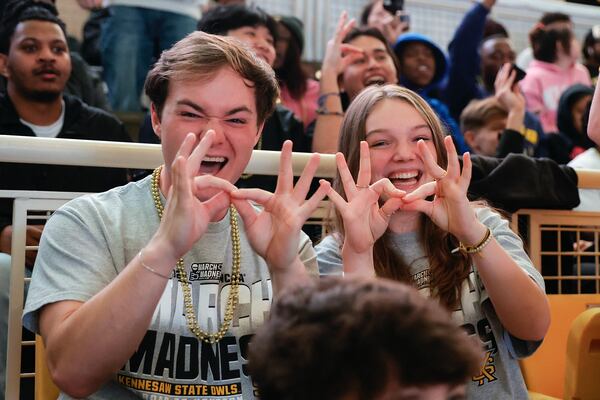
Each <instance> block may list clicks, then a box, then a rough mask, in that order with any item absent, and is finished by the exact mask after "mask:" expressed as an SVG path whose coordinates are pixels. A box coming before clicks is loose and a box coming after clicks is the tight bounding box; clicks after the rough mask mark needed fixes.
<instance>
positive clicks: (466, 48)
mask: <svg viewBox="0 0 600 400" xmlns="http://www.w3.org/2000/svg"><path fill="white" fill-rule="evenodd" d="M495 3H496V0H480V1H477V2H476V3H475V4H473V7H471V9H470V10H469V11H468V12H467V13H466V14H465V16H464V17H463V19H462V21H461V23H460V24H459V26H458V27H457V28H456V31H455V32H454V36H453V37H452V40H451V41H450V44H449V45H448V58H449V68H448V80H447V84H446V86H445V87H444V89H443V92H442V99H443V100H444V102H445V104H446V105H447V106H448V109H449V110H450V115H452V117H453V118H455V119H456V120H458V119H460V114H461V113H462V111H463V109H464V108H465V107H466V106H467V104H469V103H470V102H471V101H472V100H475V99H485V98H486V97H490V96H493V95H494V93H495V88H494V82H495V81H496V76H497V74H498V71H499V70H500V68H501V67H502V66H503V65H504V64H505V63H514V62H515V57H516V56H515V51H514V48H513V47H512V43H511V41H510V39H509V38H508V37H507V36H505V35H501V34H497V35H492V36H489V37H486V38H484V30H485V26H486V20H487V18H488V15H489V13H490V11H491V9H492V7H493V6H494V4H495ZM523 123H524V126H525V130H524V132H523V136H524V137H525V138H526V140H527V141H529V142H531V143H530V145H531V147H533V148H534V149H535V151H534V154H533V155H534V156H536V157H550V156H552V154H554V153H556V152H555V151H551V150H550V149H551V148H553V147H557V146H556V145H554V146H553V145H552V144H551V143H548V141H549V140H548V138H546V134H545V133H544V129H543V128H542V125H541V124H540V121H539V119H538V118H537V117H536V116H535V115H534V114H532V113H530V112H528V111H527V112H525V117H524V120H523ZM552 158H556V157H552Z"/></svg>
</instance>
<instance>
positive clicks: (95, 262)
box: [0, 0, 600, 400]
mask: <svg viewBox="0 0 600 400" xmlns="http://www.w3.org/2000/svg"><path fill="white" fill-rule="evenodd" d="M53 3H54V2H53V1H41V0H38V1H36V0H9V1H8V2H6V3H4V8H3V9H2V15H1V17H0V74H1V78H0V83H1V86H0V134H1V135H20V136H30V137H51V138H58V139H67V138H72V139H85V140H105V141H131V138H130V137H129V136H128V133H127V132H126V130H125V128H124V126H123V124H122V123H121V122H120V121H119V120H118V119H117V118H116V117H115V116H114V115H113V114H112V112H113V111H115V112H116V111H119V112H120V111H136V112H142V111H144V112H146V113H147V114H146V118H145V121H144V123H143V125H142V127H141V128H140V133H139V138H140V141H143V142H152V143H160V145H161V149H162V154H163V158H164V165H162V166H160V167H159V168H157V169H156V170H154V171H149V172H148V173H146V174H140V173H139V171H129V170H126V169H121V168H91V167H87V168H80V167H70V166H55V165H29V164H19V163H0V188H1V189H5V190H51V191H73V192H94V193H98V192H99V193H98V194H94V195H88V196H82V197H79V198H77V199H75V200H73V201H71V202H69V203H68V204H66V205H65V206H64V207H62V208H60V209H59V210H58V211H56V212H55V213H54V214H53V215H52V217H51V218H50V219H49V220H48V222H47V223H46V224H45V225H43V221H31V223H30V225H28V226H27V245H31V246H36V245H39V250H38V251H37V252H34V251H28V252H27V256H26V266H25V269H26V273H27V274H28V275H30V276H31V277H32V280H31V284H30V287H29V289H28V294H27V300H26V305H25V310H24V314H23V325H24V327H25V328H27V329H28V330H29V331H31V332H35V333H38V334H40V335H41V336H42V338H43V340H44V343H45V346H46V356H47V360H48V367H49V370H50V372H51V375H52V379H53V380H54V382H55V383H56V385H57V386H58V387H59V388H60V390H61V397H60V399H71V398H90V399H117V398H118V399H128V398H132V399H133V398H145V399H159V398H160V399H184V398H185V399H191V398H206V399H208V398H210V399H253V398H257V399H258V398H261V399H265V400H269V399H290V400H296V399H298V400H299V399H307V398H311V399H340V400H343V399H381V400H385V399H396V398H399V399H400V398H401V399H404V398H411V399H412V398H424V399H425V398H427V399H461V398H468V399H490V398H493V399H525V398H527V388H526V386H525V382H524V379H523V376H522V374H521V372H520V369H519V364H518V360H519V359H520V358H522V357H527V356H529V355H531V354H532V353H533V352H535V350H536V349H537V348H538V347H539V345H540V344H541V342H542V340H543V339H544V336H545V334H546V333H547V331H548V327H549V325H550V310H549V305H548V301H547V298H546V295H545V285H544V279H543V277H542V275H541V274H540V272H539V266H537V267H538V268H536V266H534V265H533V263H532V262H531V260H530V259H529V257H528V255H527V254H526V252H525V250H524V248H523V243H522V241H521V239H520V238H519V236H518V235H517V234H515V233H514V232H513V231H512V230H511V229H510V227H509V223H508V221H507V220H506V219H505V216H504V215H503V214H504V213H506V212H513V211H515V210H516V209H518V208H528V207H529V208H531V207H537V208H564V209H571V208H574V207H577V206H579V207H580V209H583V210H598V204H600V201H599V200H600V196H599V195H598V191H593V190H592V191H587V192H582V193H581V196H580V194H579V192H578V190H577V177H576V174H575V172H574V170H573V169H572V168H571V167H582V168H600V154H599V153H598V147H596V144H595V143H600V99H599V97H600V95H598V94H595V90H600V89H597V88H596V89H594V87H593V86H592V82H593V80H595V79H597V75H598V66H599V65H600V55H598V54H600V50H597V47H598V46H599V45H600V26H597V27H594V28H592V29H591V30H590V33H589V34H588V35H587V36H586V38H585V40H584V43H583V47H582V46H581V45H580V44H579V42H578V41H577V39H576V37H575V35H574V33H573V23H572V21H571V19H570V17H569V16H568V15H566V14H562V13H546V14H544V15H542V16H541V17H540V19H539V21H538V23H537V24H536V25H535V26H533V27H532V29H531V32H530V35H529V39H530V44H531V55H532V60H530V62H529V63H528V66H527V68H520V67H518V66H517V65H516V59H517V56H516V50H515V49H514V46H513V45H512V43H511V40H510V37H509V34H508V31H507V30H506V28H505V27H503V26H502V24H501V21H494V20H493V19H492V18H491V17H490V12H491V11H492V10H493V8H494V6H495V3H496V0H479V1H476V2H475V3H474V4H473V5H472V7H471V8H470V9H469V10H468V11H467V12H466V13H465V15H464V17H463V18H462V20H461V21H460V23H459V25H458V26H457V28H456V31H455V32H454V35H453V37H452V40H451V41H450V44H449V46H448V49H447V50H446V49H443V48H442V47H441V46H439V45H438V44H436V43H435V41H434V40H432V39H431V38H429V37H427V36H425V35H422V34H420V33H418V32H416V31H414V30H413V27H412V26H411V24H410V18H409V17H410V14H409V12H408V10H405V9H404V7H403V5H402V3H403V2H394V1H392V2H388V1H382V0H370V1H367V0H365V6H364V9H363V11H362V13H361V15H360V18H359V20H358V22H357V20H355V19H353V18H350V17H349V15H348V14H347V13H345V12H344V13H342V15H340V17H339V20H338V24H337V27H336V29H335V31H334V33H333V36H332V37H331V38H330V40H329V41H328V43H327V45H326V50H325V54H324V56H323V60H322V63H321V67H320V74H319V79H318V80H317V79H314V77H313V76H312V74H310V73H308V71H307V69H306V67H305V66H304V65H303V63H302V51H303V49H304V47H305V40H306V38H305V33H304V24H303V21H301V20H300V19H298V18H297V17H295V16H286V15H270V14H268V13H267V12H266V11H265V10H263V9H261V8H260V7H257V6H255V5H246V4H245V2H244V1H211V2H209V4H207V5H205V6H204V7H203V8H201V7H200V4H199V3H201V2H200V1H195V0H193V1H184V0H180V1H175V0H172V1H167V0H144V1H131V0H130V1H119V0H111V1H108V2H106V1H105V2H102V1H100V0H78V3H79V5H80V6H81V7H82V8H85V9H90V10H93V12H92V13H91V20H93V21H91V22H94V24H92V23H91V22H90V24H89V26H91V27H95V28H94V29H96V31H95V33H94V34H90V35H89V36H86V38H87V39H89V40H90V41H91V43H90V42H88V43H87V44H85V46H81V48H80V51H81V54H80V53H79V52H78V51H76V50H75V49H74V46H73V45H71V44H69V43H70V40H69V37H68V35H67V30H66V27H65V25H64V23H63V22H62V20H61V19H60V17H59V16H58V13H57V10H56V8H55V5H54V4H53ZM103 7H104V8H103ZM84 49H86V51H83V50H84ZM582 49H583V50H582ZM581 50H582V51H581ZM582 52H583V55H584V57H585V64H583V63H580V58H581V53H582ZM90 64H91V65H96V66H98V65H99V66H101V69H102V77H99V76H97V75H95V72H94V71H95V70H94V69H92V68H90ZM104 84H105V85H106V87H107V92H106V93H105V91H104ZM144 97H145V98H147V99H148V100H147V103H145V102H144V101H143V100H142V98H144ZM144 104H148V108H147V109H145V108H144ZM588 133H589V137H588ZM256 149H258V150H276V151H280V152H281V153H280V154H281V155H280V165H279V170H278V171H277V175H275V176H270V177H266V176H258V175H248V174H244V170H245V168H246V166H247V164H248V162H249V160H250V156H251V154H252V151H253V150H256ZM292 151H294V152H307V153H308V152H313V154H312V155H311V157H310V159H309V161H308V162H307V164H306V166H305V168H304V171H303V173H302V174H301V176H299V177H294V176H293V173H292V162H291V158H292ZM320 153H330V154H335V159H336V166H337V175H336V177H335V178H334V179H333V180H332V181H328V180H324V179H317V178H315V174H316V171H317V168H318V165H319V158H320V156H319V154H320ZM567 164H568V165H567ZM517 174H518V176H517ZM326 197H328V198H329V200H330V203H331V204H332V224H331V227H330V230H329V234H328V235H327V236H325V237H319V234H318V233H317V232H315V231H314V230H310V229H308V228H306V227H304V226H305V222H306V221H307V219H308V218H309V217H310V216H311V214H312V213H313V211H314V210H315V209H316V208H317V207H318V206H319V204H320V202H321V201H322V200H323V199H325V198H326ZM580 202H581V204H580ZM12 208H13V205H12V201H10V200H8V199H4V200H2V201H1V202H0V399H2V398H3V396H4V375H5V370H4V368H5V360H6V332H7V328H6V325H7V317H8V308H9V304H8V301H9V296H8V282H9V279H8V277H9V275H10V268H11V267H10V264H11V258H10V253H11V242H12V226H11V224H12ZM303 227H304V228H303ZM303 229H304V230H303ZM592 245H594V244H592Z"/></svg>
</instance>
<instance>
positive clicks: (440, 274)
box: [333, 85, 470, 309]
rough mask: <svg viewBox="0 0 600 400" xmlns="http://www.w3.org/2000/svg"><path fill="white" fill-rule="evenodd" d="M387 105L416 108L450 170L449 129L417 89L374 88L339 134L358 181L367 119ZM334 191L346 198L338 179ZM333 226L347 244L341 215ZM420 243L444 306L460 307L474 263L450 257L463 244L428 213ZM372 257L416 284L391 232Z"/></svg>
mask: <svg viewBox="0 0 600 400" xmlns="http://www.w3.org/2000/svg"><path fill="white" fill-rule="evenodd" d="M384 100H393V101H402V102H405V103H407V104H409V105H411V106H412V107H414V109H415V110H416V111H417V112H418V113H419V114H420V115H421V116H422V117H423V119H424V120H425V122H426V123H427V125H428V126H429V128H430V129H431V132H432V134H433V143H434V146H435V150H436V154H437V160H438V164H439V165H440V166H441V167H442V168H446V167H447V165H448V158H447V154H446V151H445V148H444V143H443V139H444V136H446V130H445V129H444V127H443V125H442V123H441V122H440V120H439V118H438V117H437V115H436V114H435V112H434V111H433V109H432V108H431V107H430V106H429V104H427V102H426V101H425V100H423V98H422V97H421V96H419V95H418V94H417V93H415V92H413V91H412V90H409V89H406V88H403V87H400V86H397V85H384V86H371V87H368V88H366V89H365V90H363V91H362V92H361V93H360V94H359V95H358V96H356V98H355V99H354V100H353V101H352V104H351V105H350V107H349V108H348V110H347V111H346V115H345V117H344V121H343V122H342V127H341V132H340V141H339V146H338V148H339V151H340V152H341V153H342V154H343V155H344V157H345V158H346V162H347V163H348V168H349V170H350V173H351V174H352V176H353V177H354V179H355V180H356V179H357V176H358V169H359V163H360V142H361V141H362V140H365V139H366V122H367V118H368V117H369V115H370V114H371V112H372V111H373V109H374V108H375V107H376V106H377V105H378V104H379V103H381V102H382V101H384ZM333 187H334V189H335V190H336V191H337V192H338V193H340V194H342V196H343V197H344V198H345V194H344V190H343V186H342V183H341V180H340V176H339V174H337V175H336V178H335V179H334V182H333ZM334 224H335V226H334V229H335V230H336V231H337V232H338V233H339V235H340V243H343V236H344V227H343V222H342V218H341V215H340V213H339V212H338V211H337V210H336V211H335V218H334ZM419 240H420V241H421V243H423V246H424V248H425V252H426V254H427V257H428V258H429V268H430V276H431V278H430V288H431V293H432V295H433V296H434V297H437V298H438V299H439V300H440V302H441V303H442V304H443V305H445V306H446V307H447V308H449V309H452V308H453V307H455V306H456V305H457V304H458V302H459V296H460V287H461V285H462V283H463V281H464V280H465V279H466V278H467V276H468V274H469V271H470V260H469V258H468V257H467V256H465V255H464V254H462V253H459V254H456V255H454V254H451V253H450V251H451V249H452V248H454V247H456V245H457V244H458V241H457V240H456V238H454V237H453V236H452V235H451V234H450V233H448V232H446V231H444V230H443V229H441V228H439V227H438V226H437V225H435V224H434V223H433V222H432V221H431V220H430V219H429V218H428V217H427V216H426V215H424V214H423V215H422V216H421V228H420V231H419ZM373 258H374V263H375V272H376V273H377V275H378V276H382V277H386V278H391V279H395V280H398V281H403V282H408V283H412V279H411V274H410V270H409V267H408V266H407V265H406V264H405V263H404V262H402V260H401V259H400V257H398V256H397V255H396V254H395V253H394V250H392V247H391V237H390V232H389V231H387V232H386V233H385V234H384V235H383V236H382V237H381V238H379V240H377V241H376V242H375V246H374V249H373Z"/></svg>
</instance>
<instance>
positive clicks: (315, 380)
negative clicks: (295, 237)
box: [249, 278, 481, 400]
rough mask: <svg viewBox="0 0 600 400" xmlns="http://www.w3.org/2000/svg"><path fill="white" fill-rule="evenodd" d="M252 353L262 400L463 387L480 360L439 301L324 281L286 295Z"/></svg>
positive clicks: (393, 289)
mask: <svg viewBox="0 0 600 400" xmlns="http://www.w3.org/2000/svg"><path fill="white" fill-rule="evenodd" d="M249 350H250V352H249V361H250V364H249V367H250V372H251V375H252V378H253V380H254V382H255V384H256V385H257V386H258V390H259V393H260V398H261V399H262V400H274V399H277V400H300V399H313V400H318V399H329V400H332V399H340V398H342V396H345V395H348V394H355V395H357V396H358V397H357V398H359V399H373V398H375V397H376V396H378V395H379V394H381V393H382V392H383V391H384V389H385V388H386V386H387V384H388V383H389V382H393V381H396V382H398V383H399V384H400V385H401V386H406V387H408V386H420V387H423V386H428V385H436V384H450V385H461V384H464V383H465V382H466V379H467V378H468V377H469V376H472V375H473V374H475V373H476V372H477V366H478V364H479V361H480V360H481V354H480V350H479V346H478V345H477V344H476V343H475V342H474V341H472V340H471V339H470V338H469V337H467V335H466V333H465V332H464V331H463V330H462V329H461V328H459V327H458V326H457V325H456V324H455V323H454V322H453V321H451V319H450V316H449V315H448V312H447V311H445V310H444V309H443V308H442V307H441V306H439V305H438V303H437V302H435V301H434V300H431V299H427V298H425V297H424V296H422V295H420V294H419V293H418V292H417V291H416V290H415V289H414V288H412V287H410V286H408V285H405V284H403V283H399V282H394V281H391V280H387V279H351V278H345V279H341V278H323V279H321V280H319V281H315V282H312V283H310V284H308V285H306V286H303V287H297V288H295V289H293V290H292V291H289V292H287V293H285V294H284V295H283V296H282V297H281V298H280V299H279V300H278V301H277V302H276V303H275V304H274V305H273V307H272V309H271V316H270V319H269V320H268V321H267V322H266V323H265V325H264V326H263V327H262V328H261V329H259V331H258V332H257V334H256V335H255V336H254V338H253V339H252V341H251V342H250V348H249Z"/></svg>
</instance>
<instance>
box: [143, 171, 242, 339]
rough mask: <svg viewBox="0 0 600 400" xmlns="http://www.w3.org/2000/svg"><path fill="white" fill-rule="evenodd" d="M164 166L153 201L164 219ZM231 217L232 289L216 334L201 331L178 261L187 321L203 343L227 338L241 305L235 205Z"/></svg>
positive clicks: (155, 180) (154, 180) (156, 180)
mask: <svg viewBox="0 0 600 400" xmlns="http://www.w3.org/2000/svg"><path fill="white" fill-rule="evenodd" d="M162 168H163V166H162V165H161V166H160V167H158V168H156V169H155V170H154V172H153V173H152V187H151V190H152V200H154V207H155V208H156V212H157V213H158V218H159V219H162V216H163V211H164V207H163V204H162V201H161V200H160V192H159V186H160V173H161V171H162ZM229 215H230V223H231V250H232V254H233V266H232V271H231V287H230V290H229V294H228V295H227V305H226V308H225V316H224V318H223V324H222V325H221V327H220V328H219V329H218V330H217V331H216V332H215V333H208V332H205V331H203V330H202V329H200V325H199V324H198V319H197V318H196V313H195V312H194V305H193V302H192V290H191V287H190V281H189V280H188V278H187V274H186V273H185V267H184V263H183V257H182V258H180V259H179V260H177V279H178V280H179V282H181V288H182V290H183V304H184V309H185V319H186V322H187V326H188V328H189V330H190V331H191V332H192V333H193V334H194V335H195V336H196V337H197V338H198V340H201V341H203V342H206V343H209V344H214V343H217V342H218V341H219V340H221V339H222V338H223V336H225V334H226V333H227V331H228V330H229V328H230V327H231V322H232V321H233V313H234V311H235V309H236V307H237V305H238V303H239V295H240V291H239V286H240V265H241V250H240V230H239V225H238V220H237V210H236V209H235V207H234V206H233V205H230V206H229Z"/></svg>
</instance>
